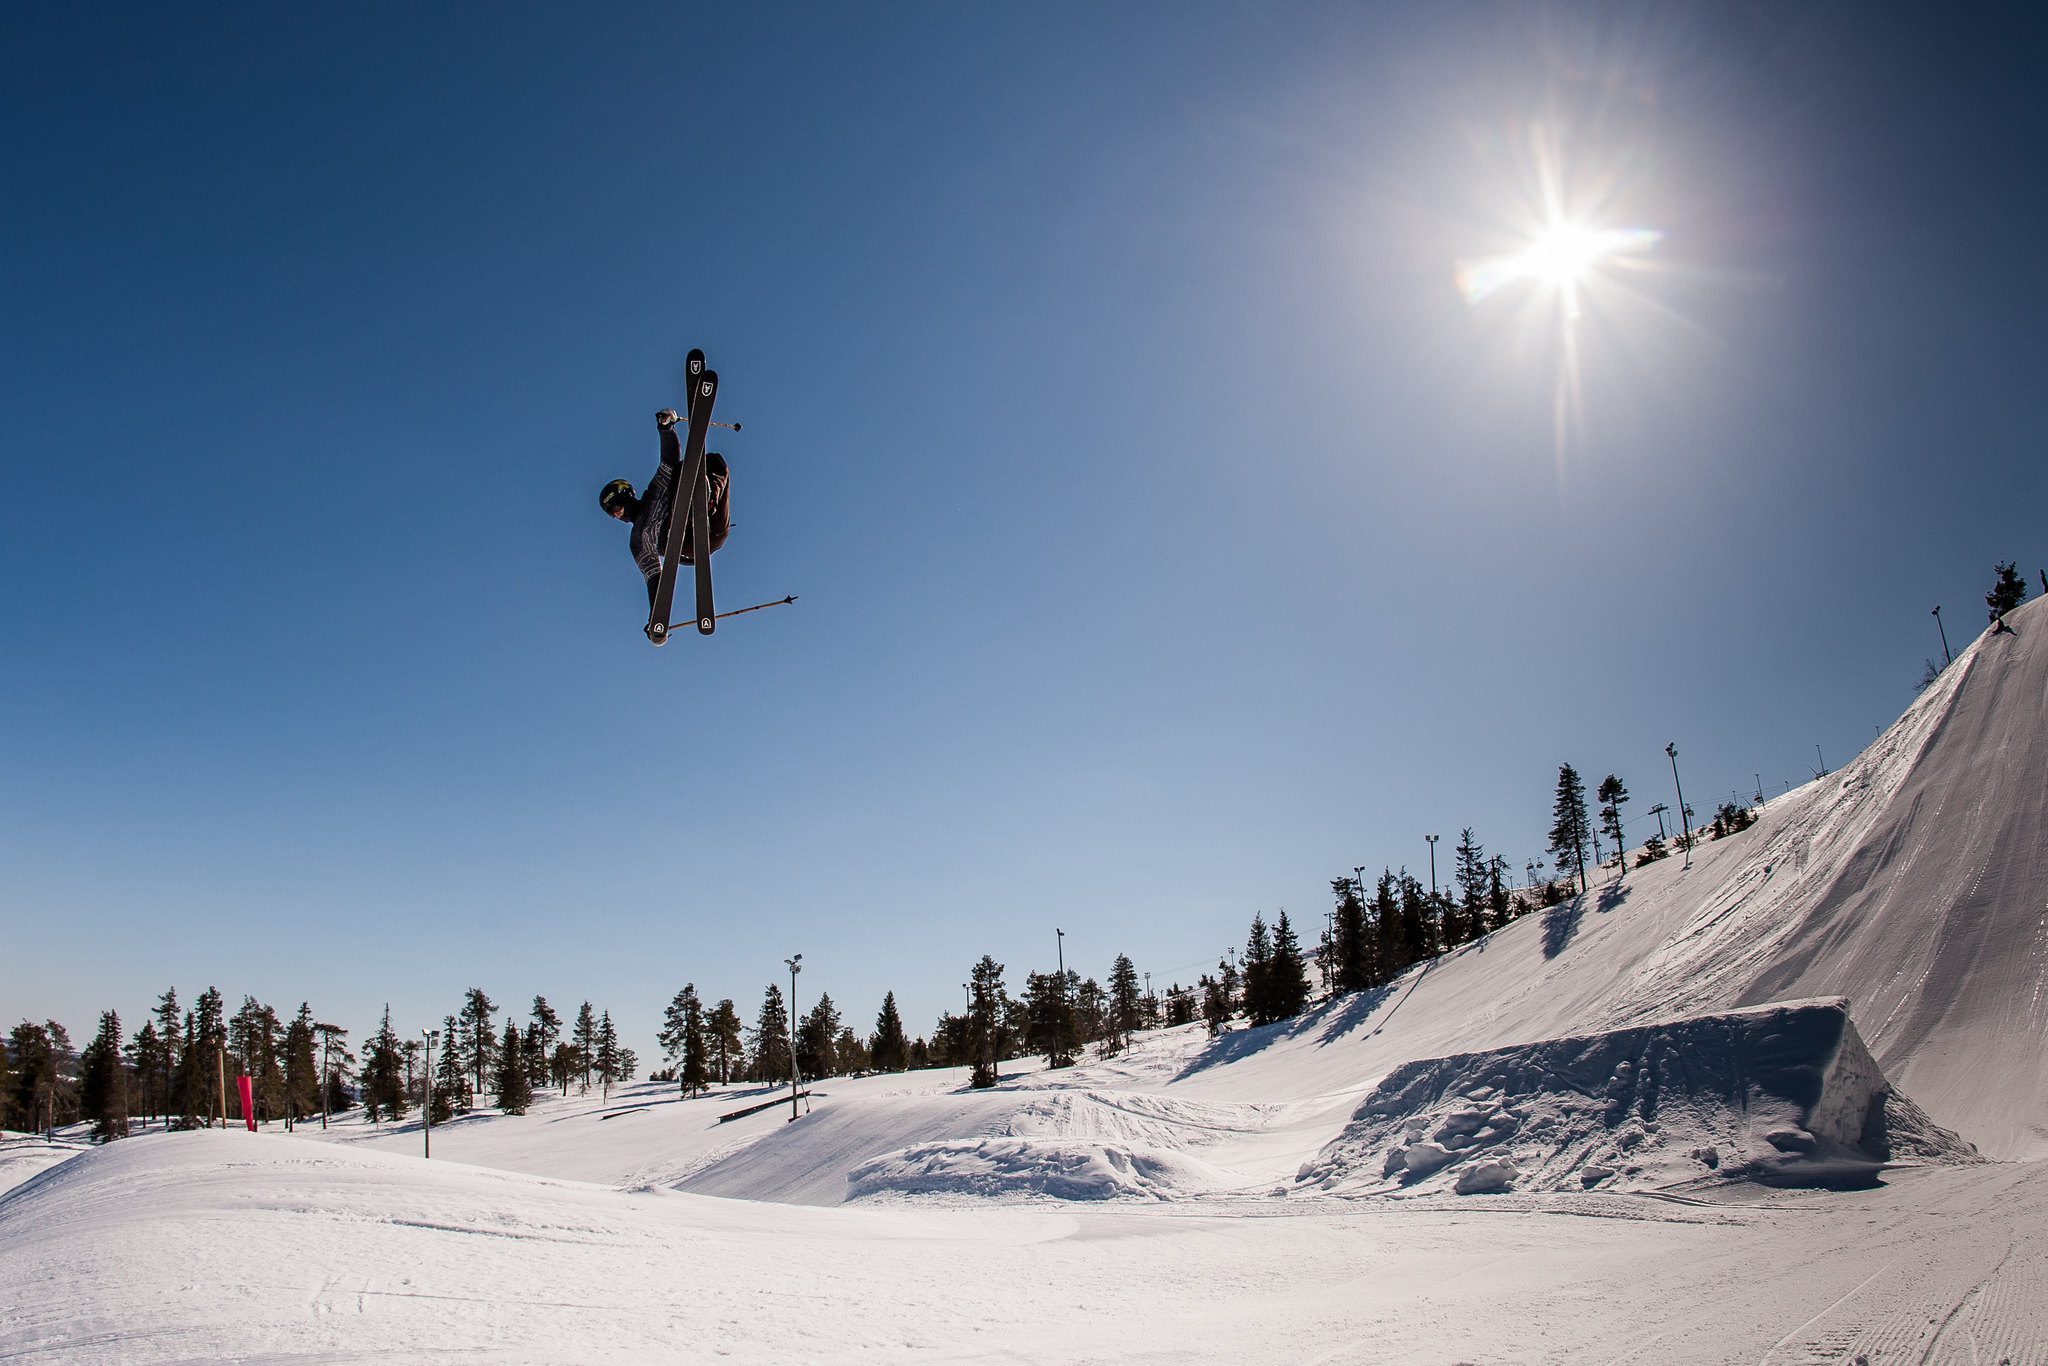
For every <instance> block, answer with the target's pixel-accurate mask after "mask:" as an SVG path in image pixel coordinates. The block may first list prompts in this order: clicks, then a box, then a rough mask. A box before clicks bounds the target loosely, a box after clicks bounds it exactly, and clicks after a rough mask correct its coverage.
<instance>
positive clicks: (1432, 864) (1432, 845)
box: [1423, 835, 1438, 901]
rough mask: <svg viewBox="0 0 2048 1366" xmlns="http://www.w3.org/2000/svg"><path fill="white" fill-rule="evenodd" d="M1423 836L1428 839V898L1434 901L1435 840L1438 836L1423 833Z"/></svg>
mask: <svg viewBox="0 0 2048 1366" xmlns="http://www.w3.org/2000/svg"><path fill="white" fill-rule="evenodd" d="M1423 838H1424V839H1426V840H1428V841H1429V899H1430V900H1431V901H1435V900H1436V842H1437V839H1438V836H1436V835H1424V836H1423Z"/></svg>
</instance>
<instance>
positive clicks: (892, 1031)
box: [868, 991, 910, 1072]
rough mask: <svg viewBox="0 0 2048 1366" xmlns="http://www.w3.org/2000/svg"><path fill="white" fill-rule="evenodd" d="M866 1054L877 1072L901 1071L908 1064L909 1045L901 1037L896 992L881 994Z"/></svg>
mask: <svg viewBox="0 0 2048 1366" xmlns="http://www.w3.org/2000/svg"><path fill="white" fill-rule="evenodd" d="M868 1055H869V1058H870V1059H871V1060H872V1062H873V1064H874V1068H875V1070H876V1071H877V1072H901V1071H903V1070H904V1069H905V1068H907V1067H909V1066H910V1046H909V1044H908V1043H907V1042H906V1041H905V1039H904V1037H903V1016H902V1015H901V1014H900V1013H899V1012H898V1011H897V1009H896V993H895V992H893V991H891V992H886V993H884V994H883V996H882V1009H881V1011H880V1012H879V1013H878V1014H877V1015H876V1016H875V1032H874V1035H873V1036H872V1037H871V1038H870V1039H869V1040H868Z"/></svg>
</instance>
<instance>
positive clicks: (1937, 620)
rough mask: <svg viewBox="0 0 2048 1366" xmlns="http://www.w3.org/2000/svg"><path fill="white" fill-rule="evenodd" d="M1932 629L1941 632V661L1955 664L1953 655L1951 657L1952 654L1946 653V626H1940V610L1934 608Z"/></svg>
mask: <svg viewBox="0 0 2048 1366" xmlns="http://www.w3.org/2000/svg"><path fill="white" fill-rule="evenodd" d="M1934 629H1935V630H1937V631H1939V632H1941V657H1942V659H1943V660H1944V661H1945V663H1947V664H1953V663H1955V662H1956V657H1955V656H1954V655H1952V654H1950V653H1949V652H1948V627H1946V626H1943V625H1942V624H1941V608H1939V607H1936V608H1935V609H1934Z"/></svg>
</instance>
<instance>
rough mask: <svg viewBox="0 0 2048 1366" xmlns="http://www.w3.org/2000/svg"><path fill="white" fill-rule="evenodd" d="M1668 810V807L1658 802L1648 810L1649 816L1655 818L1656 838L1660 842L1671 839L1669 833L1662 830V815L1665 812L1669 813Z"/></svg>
mask: <svg viewBox="0 0 2048 1366" xmlns="http://www.w3.org/2000/svg"><path fill="white" fill-rule="evenodd" d="M1670 809H1671V808H1670V807H1668V806H1666V805H1664V803H1662V802H1658V803H1657V804H1656V805H1655V806H1653V807H1651V808H1650V814H1651V815H1653V816H1655V817H1656V818H1657V838H1658V839H1660V840H1668V839H1670V838H1671V832H1670V831H1668V830H1666V829H1665V828H1664V813H1665V812H1666V811H1669V810H1670Z"/></svg>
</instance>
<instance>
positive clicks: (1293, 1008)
mask: <svg viewBox="0 0 2048 1366" xmlns="http://www.w3.org/2000/svg"><path fill="white" fill-rule="evenodd" d="M1266 1001H1267V1005H1268V1008H1269V1009H1271V1011H1272V1012H1273V1018H1274V1019H1275V1020H1291V1019H1293V1018H1294V1017H1295V1016H1296V1015H1299V1014H1301V1012H1302V1011H1303V1010H1304V1009H1305V1008H1306V1007H1307V1005H1308V964H1307V962H1305V961H1304V960H1303V959H1302V956H1301V940H1300V939H1299V938H1298V937H1297V936H1296V935H1295V933H1294V926H1293V925H1291V924H1289V923H1288V920H1287V911H1286V910H1285V908H1282V910H1281V912H1280V919H1279V920H1278V921H1277V922H1275V924H1274V926H1273V961H1272V963H1271V965H1270V966H1269V967H1268V968H1267V976H1266Z"/></svg>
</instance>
